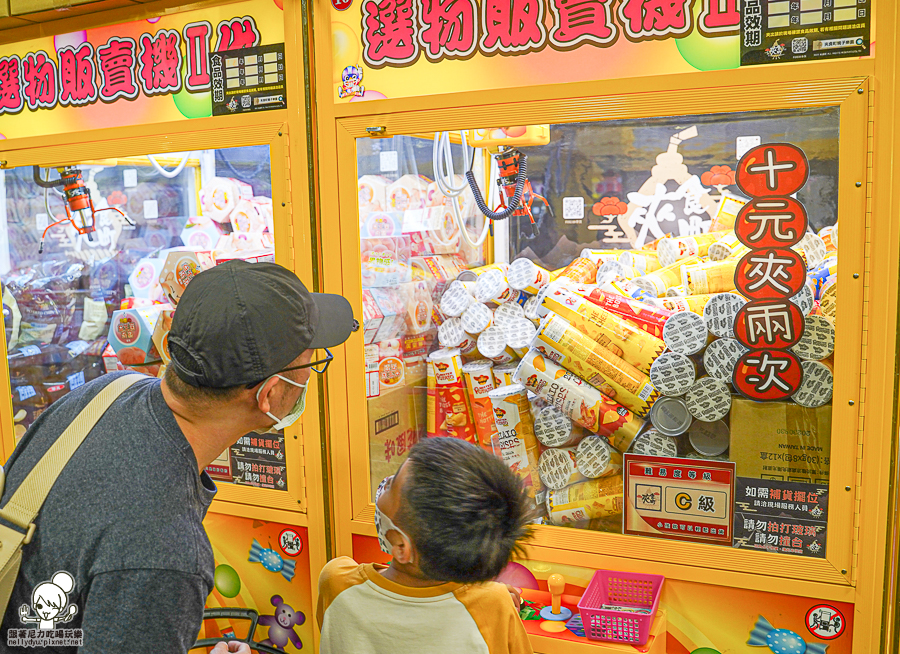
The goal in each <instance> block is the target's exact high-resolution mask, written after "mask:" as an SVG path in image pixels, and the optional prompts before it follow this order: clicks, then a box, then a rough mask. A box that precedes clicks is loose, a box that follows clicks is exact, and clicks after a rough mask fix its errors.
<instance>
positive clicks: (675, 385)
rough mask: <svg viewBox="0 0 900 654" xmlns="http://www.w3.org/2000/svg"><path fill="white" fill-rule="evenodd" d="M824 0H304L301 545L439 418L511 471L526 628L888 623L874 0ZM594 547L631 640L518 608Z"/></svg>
mask: <svg viewBox="0 0 900 654" xmlns="http://www.w3.org/2000/svg"><path fill="white" fill-rule="evenodd" d="M840 4H841V7H840V8H833V7H832V6H831V5H832V3H817V2H811V3H778V2H755V1H754V0H744V1H743V2H730V1H728V2H725V1H716V0H712V1H711V0H702V1H700V0H698V1H697V2H684V1H682V2H667V3H656V2H650V1H649V0H625V1H623V2H620V3H608V2H585V3H580V4H575V5H573V4H572V3H566V2H564V1H557V0H550V1H548V2H540V1H537V0H513V1H512V2H495V1H494V0H480V1H479V2H471V3H462V2H459V3H445V2H434V3H428V2H418V1H416V0H411V1H408V2H404V1H402V0H398V1H397V2H378V1H377V0H361V1H360V2H338V1H336V0H335V1H333V2H332V3H331V6H329V5H328V4H327V3H319V4H318V5H317V8H318V9H319V11H318V12H317V18H316V20H317V23H316V28H317V30H316V34H317V44H316V47H317V53H318V58H317V61H316V80H315V81H316V86H317V89H316V92H317V98H318V124H319V132H318V153H319V157H318V163H319V170H318V174H319V180H320V181H319V185H320V204H321V213H322V215H323V216H324V215H327V216H330V217H331V218H330V220H328V221H327V222H323V225H322V230H321V233H322V236H321V246H320V247H321V253H322V270H323V278H324V285H325V289H326V290H328V291H330V292H336V293H342V294H343V295H345V296H346V297H348V298H349V299H350V300H351V302H353V303H355V306H356V307H357V308H358V309H360V310H361V311H362V315H363V318H364V329H363V330H361V331H360V333H359V334H355V335H354V336H353V337H352V338H351V339H350V340H349V341H348V342H347V344H346V345H345V346H344V356H343V357H342V360H343V362H344V364H345V365H344V366H342V367H341V368H340V369H339V370H338V371H335V372H334V374H333V375H332V376H331V377H330V379H329V385H328V389H327V402H328V408H329V423H328V442H329V457H330V469H331V478H330V492H331V494H332V497H333V498H334V534H335V537H334V549H333V550H332V551H331V552H330V555H331V556H335V555H349V556H353V557H354V558H355V559H356V560H357V561H381V562H384V561H385V560H386V557H385V556H384V555H383V554H382V553H381V551H380V550H379V547H378V545H377V541H376V539H375V534H376V532H375V528H374V525H373V522H372V521H373V496H374V493H373V491H374V489H375V488H376V487H377V486H378V484H379V482H380V481H381V480H382V479H383V478H384V477H385V476H388V475H390V474H392V473H393V472H394V471H395V470H397V468H398V467H399V465H400V464H401V463H402V462H403V460H404V459H405V456H406V453H407V452H408V450H409V448H410V446H411V445H412V444H414V443H415V442H416V441H417V440H419V439H421V438H427V437H429V436H451V437H458V438H467V439H469V440H471V441H473V442H477V443H479V444H480V445H482V446H484V447H486V448H488V449H490V450H491V451H493V452H494V453H495V454H497V455H499V456H501V457H502V458H504V460H506V461H507V462H508V463H509V464H510V465H511V467H513V468H514V469H515V470H517V471H518V472H519V473H520V476H521V478H522V480H523V483H524V484H526V485H527V486H529V487H530V493H531V495H532V496H533V497H534V501H535V510H536V512H537V514H538V516H539V517H537V518H536V521H535V525H534V530H533V536H532V538H531V540H530V541H529V544H528V549H527V556H526V557H524V558H523V559H521V560H517V561H515V562H513V563H512V564H511V565H510V566H509V568H508V569H507V570H506V571H505V572H504V574H503V575H501V578H500V580H501V581H506V582H508V583H511V584H514V585H518V586H521V587H523V588H525V590H524V591H523V598H524V599H525V600H526V601H525V604H524V606H523V609H522V612H521V617H522V619H523V621H524V623H525V628H526V630H527V631H528V633H529V634H530V636H531V639H532V645H533V647H534V649H535V651H537V652H546V653H556V652H589V651H597V652H622V651H641V652H668V653H669V654H714V653H719V654H725V653H726V652H727V653H729V654H731V653H733V652H754V651H759V652H775V653H776V654H777V653H778V652H782V651H784V652H787V651H807V652H825V651H826V650H827V652H828V653H829V654H836V653H838V652H848V653H849V652H858V653H862V652H889V651H896V645H895V644H894V643H895V641H894V640H893V639H894V637H895V636H894V634H893V632H892V629H891V628H889V627H885V629H884V630H882V629H881V626H882V624H883V623H884V624H887V625H890V624H892V620H893V618H892V617H891V616H893V611H894V608H893V604H892V597H893V595H892V593H891V592H890V591H889V590H886V588H887V589H889V588H893V587H894V584H895V581H896V580H895V579H894V578H893V577H894V575H893V573H892V572H891V570H893V568H892V567H891V566H892V564H891V563H890V561H892V560H894V559H893V556H894V553H895V549H896V540H895V533H896V532H895V528H896V525H895V521H894V520H893V519H892V518H890V516H891V515H893V513H892V511H893V508H892V507H893V506H894V490H892V488H893V486H889V479H891V478H892V475H893V471H894V466H895V460H894V459H892V456H893V454H892V453H893V452H894V451H895V448H896V424H895V419H894V414H895V412H894V407H895V401H896V397H897V391H898V389H897V387H896V383H895V379H894V376H893V373H892V372H891V370H892V367H891V366H890V365H885V364H884V363H883V362H886V361H894V360H895V357H896V332H897V323H896V317H895V304H896V290H897V277H898V269H897V264H896V261H897V251H896V243H897V239H896V235H897V231H898V225H897V223H896V221H895V220H893V218H891V217H890V216H891V215H893V214H892V213H891V212H892V210H893V207H894V206H895V205H896V195H895V191H894V190H893V184H892V172H891V171H892V170H893V166H894V153H895V151H896V141H895V139H894V136H893V135H894V134H895V129H896V123H895V118H894V114H893V112H894V107H895V104H894V103H895V102H896V97H897V95H896V94H897V89H896V87H895V86H894V81H893V75H894V69H895V65H896V57H895V55H896V39H895V36H894V35H893V33H892V30H891V29H890V27H888V26H889V25H890V24H892V21H893V20H895V19H896V16H895V13H896V7H894V6H893V5H891V4H889V3H883V2H879V3H877V5H876V3H871V2H870V3H859V2H857V3H853V2H850V3H840ZM794 5H796V7H795V6H794ZM801 5H802V7H801ZM845 5H846V6H845ZM851 5H853V6H852V7H851ZM873 5H876V6H873ZM873 12H877V13H873ZM876 16H877V18H878V20H877V22H876ZM321 35H324V36H321ZM876 35H878V38H877V41H878V48H877V51H876V50H875V49H874V47H872V46H873V44H874V41H875V40H876V38H875V37H876ZM324 180H329V182H328V183H327V184H326V183H325V182H324ZM788 180H790V181H788ZM879 208H880V210H879ZM839 255H840V256H839ZM776 278H777V279H776ZM838 297H840V303H838V301H837V299H838ZM876 298H877V299H876ZM448 361H450V363H451V366H453V367H454V368H455V367H456V366H461V369H462V371H463V373H464V374H463V375H460V377H461V378H460V379H459V380H453V381H454V383H456V382H457V381H458V384H457V385H456V386H454V387H453V388H450V387H449V386H444V383H445V382H441V381H440V379H438V380H437V382H436V381H435V377H439V376H438V375H437V366H438V365H444V366H445V367H446V366H447V362H448ZM430 370H434V371H435V372H434V374H432V373H431V372H430ZM465 373H468V374H465ZM517 385H518V386H517ZM498 388H504V389H505V390H503V391H499V390H496V389H498ZM491 389H494V390H495V391H496V392H495V393H494V394H492V395H491V396H488V395H487V394H488V392H489V391H490V390H491ZM452 393H456V395H455V396H453V395H452ZM448 394H450V395H448ZM516 394H520V395H523V397H527V400H528V404H529V405H530V406H529V412H530V415H529V416H527V417H526V418H523V422H524V423H525V424H526V427H525V429H524V431H522V430H521V429H520V430H519V434H518V435H516V434H515V432H513V435H512V436H511V435H510V430H509V429H508V428H507V426H506V425H505V424H504V419H503V418H502V413H503V412H502V406H501V405H500V404H499V403H498V397H500V396H504V395H516ZM448 397H451V398H452V397H455V398H456V399H455V400H454V399H447V398H448ZM347 406H354V407H355V406H360V407H361V406H365V407H366V411H351V412H347V411H346V410H345V409H344V407H347ZM492 409H493V411H492ZM532 432H533V434H532ZM521 434H525V435H524V436H521ZM517 436H518V437H517ZM598 570H602V571H609V573H610V574H614V573H618V574H624V575H627V574H633V573H649V574H656V575H661V576H663V577H665V582H664V585H663V588H662V591H661V596H660V601H659V610H658V611H657V612H656V613H655V616H654V623H653V628H652V629H651V631H650V636H649V638H647V637H642V638H641V639H640V640H638V639H637V637H635V638H630V637H627V635H626V637H622V634H616V633H614V630H613V632H610V631H609V630H608V629H607V630H604V629H603V628H599V627H596V622H595V618H594V617H592V616H591V615H588V614H587V613H586V612H583V613H585V614H584V615H580V616H576V618H578V619H577V620H573V621H571V622H568V623H566V628H565V629H563V630H559V629H556V630H553V629H548V628H545V627H546V624H545V623H544V621H542V619H541V618H540V616H539V613H538V612H539V611H540V609H541V608H542V607H544V606H546V605H548V603H550V598H551V593H550V592H549V591H550V590H551V589H550V586H549V582H548V580H549V578H550V577H551V575H553V574H554V573H556V574H561V575H562V576H563V578H564V581H565V587H564V591H563V595H562V602H563V604H564V605H567V606H569V608H572V609H577V604H578V601H579V600H580V599H583V598H586V597H588V595H589V592H588V590H589V587H590V586H591V580H592V578H593V575H594V573H595V571H598ZM885 583H887V586H885ZM576 613H578V611H577V610H576ZM581 618H584V620H581ZM589 622H590V624H589ZM586 631H587V632H588V633H585V632H586ZM789 647H795V648H796V650H793V649H789Z"/></svg>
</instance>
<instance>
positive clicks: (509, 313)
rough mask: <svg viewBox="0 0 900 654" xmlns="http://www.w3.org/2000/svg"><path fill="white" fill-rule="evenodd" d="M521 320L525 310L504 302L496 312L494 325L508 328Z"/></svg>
mask: <svg viewBox="0 0 900 654" xmlns="http://www.w3.org/2000/svg"><path fill="white" fill-rule="evenodd" d="M525 261H527V259H525ZM529 299H531V298H529ZM519 318H525V309H523V308H522V307H521V306H519V304H518V303H516V302H504V303H503V304H501V305H500V306H499V307H497V309H496V310H495V311H494V324H495V325H497V326H498V327H506V325H507V324H508V323H510V322H512V321H513V320H516V319H519Z"/></svg>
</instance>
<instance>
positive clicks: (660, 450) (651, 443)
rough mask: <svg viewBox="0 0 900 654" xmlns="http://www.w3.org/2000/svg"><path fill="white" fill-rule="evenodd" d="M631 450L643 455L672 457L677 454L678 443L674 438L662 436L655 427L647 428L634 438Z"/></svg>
mask: <svg viewBox="0 0 900 654" xmlns="http://www.w3.org/2000/svg"><path fill="white" fill-rule="evenodd" d="M631 451H632V452H633V453H634V454H643V455H645V456H665V457H669V458H674V457H676V456H678V443H676V442H675V439H674V438H671V437H669V436H664V435H663V434H661V433H659V432H658V431H656V430H655V429H648V430H647V431H645V432H644V433H643V434H641V435H640V436H638V437H637V438H635V439H634V445H632V446H631Z"/></svg>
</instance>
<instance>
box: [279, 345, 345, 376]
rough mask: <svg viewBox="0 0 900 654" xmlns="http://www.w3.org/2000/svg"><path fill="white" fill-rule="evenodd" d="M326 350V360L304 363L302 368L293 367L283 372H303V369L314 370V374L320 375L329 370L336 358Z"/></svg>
mask: <svg viewBox="0 0 900 654" xmlns="http://www.w3.org/2000/svg"><path fill="white" fill-rule="evenodd" d="M323 349H324V350H325V358H324V359H319V360H318V361H310V362H309V363H304V364H303V365H302V366H292V367H291V368H285V369H284V370H282V371H281V372H289V371H291V370H301V369H302V368H312V369H313V372H317V373H319V374H320V375H321V374H322V373H324V372H325V371H326V370H328V365H329V364H330V363H331V360H332V359H333V358H334V355H333V354H332V353H331V351H330V350H329V349H328V348H327V347H326V348H323Z"/></svg>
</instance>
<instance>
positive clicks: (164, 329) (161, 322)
mask: <svg viewBox="0 0 900 654" xmlns="http://www.w3.org/2000/svg"><path fill="white" fill-rule="evenodd" d="M174 316H175V310H174V309H163V310H162V312H161V313H160V316H159V319H158V320H157V321H156V326H155V327H154V329H153V345H154V347H156V351H157V352H159V356H160V357H161V358H162V360H163V363H164V364H165V365H169V361H171V360H172V357H171V356H170V355H169V331H170V330H171V329H172V318H173V317H174Z"/></svg>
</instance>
